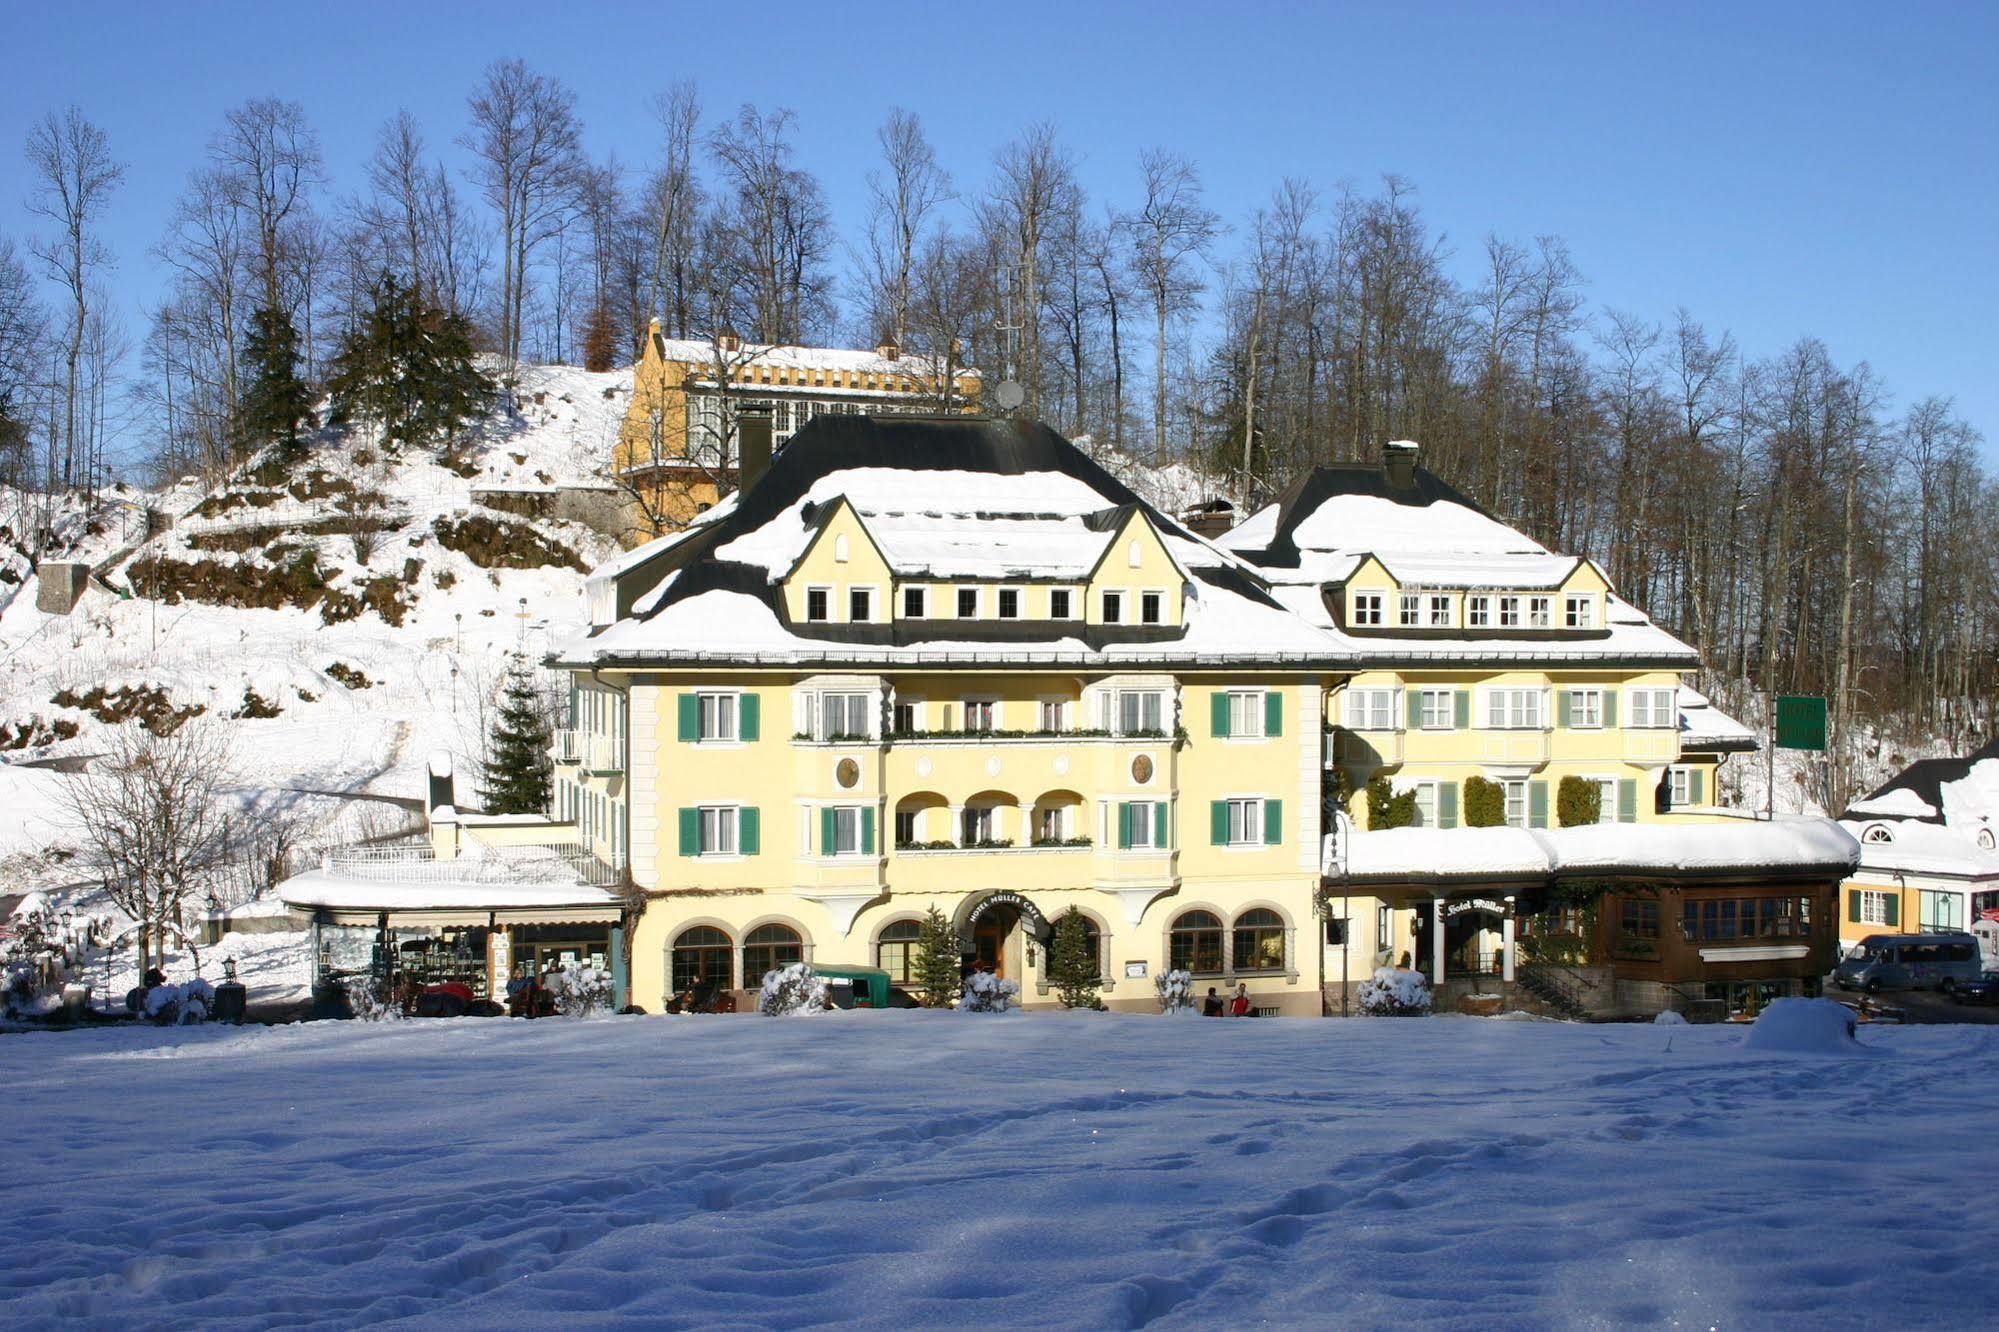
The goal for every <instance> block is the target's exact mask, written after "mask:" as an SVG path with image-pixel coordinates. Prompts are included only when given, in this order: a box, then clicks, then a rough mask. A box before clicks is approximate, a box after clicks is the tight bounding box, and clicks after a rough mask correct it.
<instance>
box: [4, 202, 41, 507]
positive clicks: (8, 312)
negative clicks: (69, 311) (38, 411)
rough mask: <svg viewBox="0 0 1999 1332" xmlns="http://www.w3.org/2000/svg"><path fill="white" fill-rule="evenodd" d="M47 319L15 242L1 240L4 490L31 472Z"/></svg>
mask: <svg viewBox="0 0 1999 1332" xmlns="http://www.w3.org/2000/svg"><path fill="white" fill-rule="evenodd" d="M46 330H47V315H46V314H45V312H44V311H43V310H42V308H41V305H40V303H39V302H37V301H36V300H35V291H34V287H33V286H32V285H31V283H30V280H29V277H28V270H27V268H26V267H25V266H23V265H22V263H21V261H20V259H19V258H18V257H17V256H16V255H15V253H14V242H13V241H11V240H9V239H8V238H7V237H5V236H0V485H11V486H14V487H16V488H17V489H18V488H21V487H24V486H25V485H26V484H27V483H28V481H29V479H30V472H31V468H32V450H31V449H30V447H29V440H30V436H29V432H28V418H29V415H30V413H31V412H32V411H33V405H32V403H31V402H30V397H31V395H32V394H33V392H34V389H35V386H36V384H37V383H38V381H39V379H40V375H39V374H38V369H39V364H38V363H39V362H40V360H41V344H42V337H43V334H44V333H45V332H46Z"/></svg>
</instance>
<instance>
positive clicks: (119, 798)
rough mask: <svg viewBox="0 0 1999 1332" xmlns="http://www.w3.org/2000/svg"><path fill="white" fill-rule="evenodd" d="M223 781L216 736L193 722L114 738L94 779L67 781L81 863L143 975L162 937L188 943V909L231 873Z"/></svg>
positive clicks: (215, 730) (223, 761) (223, 743)
mask: <svg viewBox="0 0 1999 1332" xmlns="http://www.w3.org/2000/svg"><path fill="white" fill-rule="evenodd" d="M230 780H231V778H230V751H229V745H228V741H227V739H226V737H225V735H224V733H223V731H222V730H221V728H219V727H217V726H213V725H208V724H205V723H203V722H201V721H199V720H196V721H189V722H186V723H183V724H182V725H181V726H180V727H178V728H176V729H175V730H174V731H172V732H171V733H169V734H167V735H154V734H153V733H152V732H150V731H147V730H145V729H144V728H142V727H139V726H127V727H124V728H121V729H120V730H118V731H117V732H115V733H114V734H113V737H112V738H111V740H110V742H109V752H108V753H106V754H105V755H104V756H103V757H102V758H100V759H99V760H98V761H97V763H96V764H95V765H94V766H93V767H92V768H91V769H89V770H88V771H86V772H81V773H75V774H70V775H68V776H66V777H65V779H64V783H65V786H64V790H65V795H66V798H67V803H68V805H69V811H70V814H71V815H72V817H73V819H74V820H75V823H76V827H77V832H78V834H79V835H80V837H81V839H82V843H83V848H84V858H85V861H86V863H87V864H88V866H89V868H90V870H91V871H92V872H93V873H94V874H95V875H97V876H98V877H99V878H101V879H102V881H103V883H104V888H105V892H106V893H107V894H108V895H109V896H110V898H111V900H112V902H113V903H114V904H115V905H116V906H117V907H118V909H119V910H121V911H123V912H124V913H125V915H127V916H128V917H130V918H131V920H132V923H133V925H134V926H135V927H136V929H137V932H138V951H139V970H140V972H141V973H142V974H143V973H144V971H145V970H146V968H147V967H148V966H149V965H151V964H152V962H153V961H154V959H156V958H158V957H160V956H162V955H163V953H164V949H165V944H166V941H167V938H168V937H169V936H174V937H177V938H180V939H183V940H185V939H186V938H187V910H188V907H189V906H190V905H191V904H194V903H196V902H198V901H199V900H200V899H201V898H202V897H203V896H204V895H205V894H206V893H207V892H209V891H211V890H213V889H216V888H217V887H218V886H219V882H220V879H221V877H222V876H223V874H224V873H225V872H226V870H227V867H228V866H229V863H230V860H231V858H232V855H233V854H234V850H235V830H236V822H235V819H234V817H233V815H232V812H231V808H230V806H229V804H228V803H227V802H226V801H225V800H224V798H223V797H224V791H225V788H226V786H227V784H228V782H229V781H230Z"/></svg>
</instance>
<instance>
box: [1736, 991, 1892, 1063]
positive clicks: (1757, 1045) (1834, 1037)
mask: <svg viewBox="0 0 1999 1332" xmlns="http://www.w3.org/2000/svg"><path fill="white" fill-rule="evenodd" d="M1856 1023H1857V1019H1855V1017H1854V1016H1853V1010H1852V1009H1850V1008H1848V1007H1847V1006H1846V1005H1845V1004H1842V1003H1840V1002H1838V1001H1837V1000H1834V999H1772V1000H1771V1001H1770V1003H1769V1006H1768V1007H1766V1008H1765V1009H1764V1010H1763V1011H1762V1012H1761V1013H1760V1014H1758V1015H1757V1018H1756V1021H1755V1022H1753V1023H1751V1024H1750V1027H1749V1039H1747V1040H1745V1041H1744V1042H1743V1043H1742V1045H1743V1048H1744V1049H1747V1050H1762V1051H1764V1052H1766V1053H1776V1054H1828V1055H1850V1054H1859V1053H1860V1052H1861V1051H1863V1050H1865V1049H1866V1048H1867V1047H1866V1046H1864V1045H1862V1044H1861V1043H1860V1042H1859V1041H1858V1040H1856V1039H1855V1038H1854V1034H1855V1030H1856Z"/></svg>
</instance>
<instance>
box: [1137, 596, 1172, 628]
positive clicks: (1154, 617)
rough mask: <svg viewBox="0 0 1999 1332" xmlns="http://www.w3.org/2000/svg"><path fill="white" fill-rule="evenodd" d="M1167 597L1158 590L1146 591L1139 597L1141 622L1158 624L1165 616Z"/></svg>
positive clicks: (1139, 617)
mask: <svg viewBox="0 0 1999 1332" xmlns="http://www.w3.org/2000/svg"><path fill="white" fill-rule="evenodd" d="M1165 608H1166V598H1165V596H1164V595H1163V594H1161V593H1158V592H1146V593H1143V594H1141V595H1140V597H1139V598H1138V619H1139V623H1141V624H1158V623H1160V621H1161V620H1162V619H1163V618H1164V616H1165Z"/></svg>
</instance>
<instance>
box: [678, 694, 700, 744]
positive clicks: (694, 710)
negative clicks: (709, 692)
mask: <svg viewBox="0 0 1999 1332" xmlns="http://www.w3.org/2000/svg"><path fill="white" fill-rule="evenodd" d="M700 738H701V698H700V696H699V695H697V694H682V695H681V696H680V743H682V744H683V745H687V744H692V743H694V742H695V741H696V740H699V739H700Z"/></svg>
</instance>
